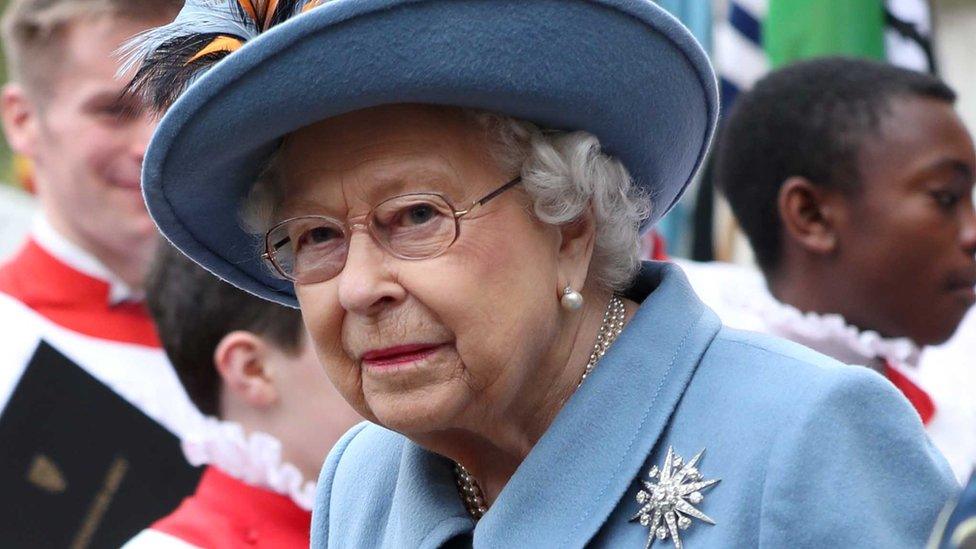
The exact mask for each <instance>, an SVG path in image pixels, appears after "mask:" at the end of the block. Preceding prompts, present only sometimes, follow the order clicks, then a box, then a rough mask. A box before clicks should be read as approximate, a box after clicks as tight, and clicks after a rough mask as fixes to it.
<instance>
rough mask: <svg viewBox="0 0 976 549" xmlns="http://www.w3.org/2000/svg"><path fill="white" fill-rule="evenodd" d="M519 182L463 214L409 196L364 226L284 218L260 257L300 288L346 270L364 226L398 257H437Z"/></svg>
mask: <svg viewBox="0 0 976 549" xmlns="http://www.w3.org/2000/svg"><path fill="white" fill-rule="evenodd" d="M521 181H522V178H521V177H516V178H515V179H513V180H511V181H509V182H508V183H505V184H504V185H502V186H501V187H499V188H497V189H495V190H494V191H492V192H490V193H488V194H487V195H485V196H484V197H482V198H481V199H479V200H476V201H475V202H474V203H472V204H471V206H470V207H468V208H467V209H465V210H456V209H454V206H452V205H451V203H450V201H448V200H447V198H445V197H444V196H443V195H441V194H437V193H409V194H402V195H398V196H394V197H392V198H388V199H386V200H384V201H383V202H380V203H379V204H377V205H376V206H374V207H373V208H372V209H371V210H370V211H369V213H367V214H366V218H365V220H364V223H356V224H348V223H346V222H345V221H340V220H338V219H336V218H334V217H328V216H324V215H303V216H300V217H293V218H291V219H286V220H284V221H282V222H281V223H278V224H277V225H275V226H274V227H272V228H271V230H269V231H268V232H267V233H266V234H265V236H264V253H263V254H261V257H262V259H264V261H265V262H266V263H267V264H268V266H269V268H270V269H271V271H272V273H274V274H275V275H276V276H278V277H280V278H284V279H286V280H290V281H292V282H294V283H296V284H315V283H317V282H325V281H326V280H330V279H332V278H335V277H336V276H337V275H338V274H339V273H340V272H342V269H343V268H344V267H345V265H346V255H347V254H348V252H349V239H350V237H351V236H352V231H353V229H355V228H364V229H366V231H367V232H368V233H369V235H370V236H371V237H372V238H373V240H374V241H375V242H376V243H377V244H378V245H379V246H380V247H381V248H383V249H384V250H386V251H387V252H388V253H389V254H390V255H392V256H394V257H397V258H400V259H408V260H418V259H430V258H434V257H437V256H439V255H441V254H443V253H444V252H445V251H447V249H448V248H450V247H451V245H452V244H454V242H455V241H456V240H457V239H458V236H459V235H460V234H461V225H460V221H461V218H462V217H464V216H466V215H468V214H469V213H471V212H473V211H474V210H475V209H477V208H478V207H479V206H483V205H485V204H486V203H487V202H488V201H489V200H491V199H493V198H495V197H496V196H498V195H500V194H502V193H503V192H505V191H507V190H508V189H511V188H512V187H514V186H515V185H517V184H518V183H520V182H521Z"/></svg>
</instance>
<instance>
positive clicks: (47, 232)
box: [31, 214, 143, 305]
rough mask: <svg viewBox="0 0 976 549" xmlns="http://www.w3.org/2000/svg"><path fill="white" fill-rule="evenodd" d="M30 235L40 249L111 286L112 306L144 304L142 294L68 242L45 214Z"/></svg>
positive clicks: (38, 219) (38, 218) (36, 221)
mask: <svg viewBox="0 0 976 549" xmlns="http://www.w3.org/2000/svg"><path fill="white" fill-rule="evenodd" d="M31 236H32V237H33V238H34V242H36V243H37V245H38V246H40V247H41V248H43V249H44V251H46V252H47V253H49V254H51V255H52V256H54V257H55V258H56V259H57V260H58V261H60V262H62V263H64V264H65V265H67V266H69V267H71V268H72V269H75V270H76V271H79V272H82V273H84V274H86V275H88V276H90V277H92V278H96V279H98V280H101V281H103V282H105V283H107V284H108V286H109V290H108V302H109V305H118V304H119V303H122V302H125V301H141V300H142V297H143V296H142V294H141V292H137V291H135V290H133V289H132V288H131V287H130V286H129V285H128V284H126V283H125V282H123V281H122V279H120V278H119V277H118V276H116V275H115V273H113V272H112V271H110V270H109V269H108V267H106V266H105V264H103V263H102V262H101V261H99V260H98V258H97V257H95V256H94V255H92V254H91V253H89V252H88V251H87V250H85V249H83V248H81V247H80V246H78V245H76V244H75V243H74V242H71V241H70V240H68V238H67V237H65V236H64V235H62V234H61V233H59V232H58V231H57V229H55V228H54V226H53V225H51V222H50V221H48V219H47V217H45V216H44V214H38V215H37V216H35V217H34V223H33V226H32V228H31Z"/></svg>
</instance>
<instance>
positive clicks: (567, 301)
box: [559, 286, 583, 311]
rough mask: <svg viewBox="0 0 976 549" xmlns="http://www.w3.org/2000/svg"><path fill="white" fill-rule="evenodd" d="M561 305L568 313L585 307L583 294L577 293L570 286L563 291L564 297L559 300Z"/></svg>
mask: <svg viewBox="0 0 976 549" xmlns="http://www.w3.org/2000/svg"><path fill="white" fill-rule="evenodd" d="M559 303H560V304H561V305H562V306H563V309H566V310H567V311H576V310H578V309H579V308H580V307H582V306H583V294H581V293H579V292H577V291H576V290H574V289H573V288H571V287H570V286H566V288H564V289H563V296H562V297H561V298H559Z"/></svg>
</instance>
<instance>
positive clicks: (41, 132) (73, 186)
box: [30, 16, 165, 264]
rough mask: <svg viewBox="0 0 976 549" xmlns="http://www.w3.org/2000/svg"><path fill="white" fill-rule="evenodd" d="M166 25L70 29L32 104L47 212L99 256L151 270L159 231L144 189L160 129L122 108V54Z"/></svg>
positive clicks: (112, 20)
mask: <svg viewBox="0 0 976 549" xmlns="http://www.w3.org/2000/svg"><path fill="white" fill-rule="evenodd" d="M164 23H165V21H141V22H140V21H134V20H130V19H124V18H116V17H108V16H105V17H98V18H90V19H81V20H77V21H75V22H73V23H71V24H69V26H68V27H67V29H66V33H65V37H64V44H63V50H62V51H63V52H64V53H63V56H64V57H63V59H62V61H61V63H59V64H58V65H57V66H55V67H53V68H52V70H53V72H52V73H51V75H50V79H51V87H50V90H49V93H47V94H46V95H45V96H44V97H42V98H37V99H34V98H31V102H32V104H33V106H34V116H35V117H36V120H35V122H34V124H33V125H32V126H31V127H32V128H33V130H32V131H34V132H35V137H34V139H33V141H32V142H33V146H32V152H31V153H30V156H31V157H32V158H31V160H33V163H34V166H35V170H36V179H37V187H38V193H39V196H40V199H41V203H42V206H43V208H44V211H45V213H46V214H47V215H48V218H49V219H50V221H51V223H52V224H53V225H54V227H55V228H56V229H58V230H59V231H60V232H62V233H63V234H65V236H67V237H68V238H69V239H71V240H73V241H75V243H77V244H79V245H81V246H82V247H84V248H86V249H87V250H88V251H90V252H92V253H95V254H96V255H99V256H104V255H109V256H113V255H114V256H125V255H128V256H131V255H136V256H142V257H144V258H145V259H146V263H147V264H148V260H149V255H150V254H151V251H152V250H151V248H152V245H153V242H154V235H155V230H154V227H153V224H152V221H151V220H150V219H149V216H148V214H147V212H146V209H145V206H144V204H143V201H142V195H141V192H140V185H139V183H140V173H141V169H142V160H143V156H144V154H145V150H146V146H147V144H148V141H149V138H150V135H151V134H152V130H153V126H154V125H153V122H152V121H151V120H150V118H149V116H148V114H147V113H145V112H144V111H143V109H142V108H141V107H140V106H139V105H138V103H137V102H134V101H130V103H125V102H123V101H120V99H119V97H120V94H121V92H122V90H123V87H124V86H125V80H123V79H117V78H116V71H117V70H118V66H119V61H118V58H117V57H116V55H115V51H116V50H117V49H118V48H119V47H120V46H121V45H122V44H123V43H124V42H125V41H126V40H128V39H129V38H131V37H132V36H134V35H135V34H137V33H139V32H141V31H144V30H146V29H147V28H149V27H150V26H154V25H161V24H164ZM127 109H128V110H131V111H132V112H131V113H129V112H127Z"/></svg>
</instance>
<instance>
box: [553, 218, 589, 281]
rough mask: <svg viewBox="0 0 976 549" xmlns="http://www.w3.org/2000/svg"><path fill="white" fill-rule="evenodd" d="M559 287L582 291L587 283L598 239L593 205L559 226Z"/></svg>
mask: <svg viewBox="0 0 976 549" xmlns="http://www.w3.org/2000/svg"><path fill="white" fill-rule="evenodd" d="M558 230H559V237H560V240H559V251H558V263H559V288H556V291H557V292H559V293H560V294H561V293H562V291H563V288H565V287H566V286H569V287H570V288H572V289H573V290H576V291H577V292H578V291H581V290H582V289H583V286H584V284H585V283H586V276H587V274H588V272H589V268H590V260H591V259H592V258H593V246H594V243H595V241H596V216H595V215H594V214H593V207H592V206H587V207H586V209H584V210H583V213H582V214H580V216H579V217H578V218H576V219H575V220H574V221H573V222H571V223H566V224H564V225H560V226H559V228H558Z"/></svg>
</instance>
